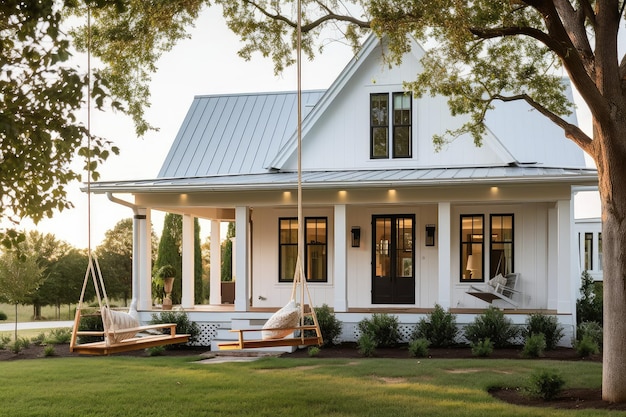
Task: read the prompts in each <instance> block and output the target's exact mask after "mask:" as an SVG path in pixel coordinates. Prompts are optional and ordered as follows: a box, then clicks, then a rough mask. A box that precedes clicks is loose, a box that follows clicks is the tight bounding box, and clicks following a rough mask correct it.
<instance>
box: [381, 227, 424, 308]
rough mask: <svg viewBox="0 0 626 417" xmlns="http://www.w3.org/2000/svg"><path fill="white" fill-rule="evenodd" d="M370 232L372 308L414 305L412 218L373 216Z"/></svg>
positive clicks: (413, 232) (413, 229) (413, 234)
mask: <svg viewBox="0 0 626 417" xmlns="http://www.w3.org/2000/svg"><path fill="white" fill-rule="evenodd" d="M372 229H373V232H372V238H373V240H374V241H373V242H372V251H373V253H372V304H415V271H414V268H413V265H414V264H415V254H414V251H413V247H414V245H413V243H414V239H413V237H414V236H415V216H414V215H385V216H373V217H372Z"/></svg>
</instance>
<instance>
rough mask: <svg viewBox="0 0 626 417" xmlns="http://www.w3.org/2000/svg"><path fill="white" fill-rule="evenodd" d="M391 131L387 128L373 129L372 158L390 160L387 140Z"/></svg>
mask: <svg viewBox="0 0 626 417" xmlns="http://www.w3.org/2000/svg"><path fill="white" fill-rule="evenodd" d="M388 132H389V130H388V129H387V128H380V127H375V128H373V129H372V157H373V158H388V157H389V150H388V148H387V147H388V143H389V140H388V138H387V134H388Z"/></svg>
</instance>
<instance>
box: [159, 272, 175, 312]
mask: <svg viewBox="0 0 626 417" xmlns="http://www.w3.org/2000/svg"><path fill="white" fill-rule="evenodd" d="M157 277H158V278H159V279H160V280H162V281H163V291H164V292H165V298H163V310H171V309H172V288H173V286H174V278H176V269H174V267H173V266H172V265H163V266H162V267H161V268H159V270H158V271H157Z"/></svg>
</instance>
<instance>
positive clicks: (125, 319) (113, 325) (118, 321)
mask: <svg viewBox="0 0 626 417" xmlns="http://www.w3.org/2000/svg"><path fill="white" fill-rule="evenodd" d="M102 322H103V324H105V322H106V324H105V328H106V326H107V325H108V326H109V330H115V331H117V330H124V329H130V328H133V327H138V326H139V321H138V320H137V319H135V318H134V317H133V316H131V315H130V314H128V313H124V312H123V311H115V310H110V309H108V308H107V307H104V308H103V309H102ZM136 334H137V332H136V331H134V332H122V333H115V334H111V335H109V342H110V343H119V342H121V341H123V340H126V339H130V338H131V337H135V335H136Z"/></svg>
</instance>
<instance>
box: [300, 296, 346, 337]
mask: <svg viewBox="0 0 626 417" xmlns="http://www.w3.org/2000/svg"><path fill="white" fill-rule="evenodd" d="M315 315H316V316H317V323H318V324H319V326H320V331H321V332H322V339H324V344H323V346H332V345H334V344H335V343H336V342H337V338H338V337H339V336H341V328H342V323H341V321H339V320H337V318H336V317H335V312H334V311H333V309H332V308H330V307H328V305H326V304H322V306H321V307H315ZM304 324H307V325H312V324H313V318H312V317H308V316H307V317H306V318H305V320H304ZM305 334H306V336H307V337H315V336H316V335H315V332H314V331H311V330H307V331H306V332H305Z"/></svg>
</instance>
